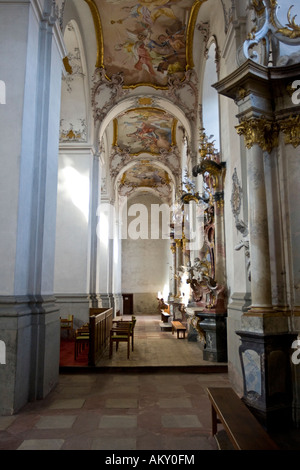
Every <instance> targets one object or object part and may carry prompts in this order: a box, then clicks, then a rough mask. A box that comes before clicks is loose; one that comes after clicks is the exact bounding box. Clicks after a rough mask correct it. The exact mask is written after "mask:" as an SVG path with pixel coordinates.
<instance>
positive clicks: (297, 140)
mask: <svg viewBox="0 0 300 470" xmlns="http://www.w3.org/2000/svg"><path fill="white" fill-rule="evenodd" d="M278 125H279V128H280V130H281V131H282V132H283V133H284V141H285V143H286V144H291V145H293V147H295V148H296V147H298V146H299V145H300V115H299V114H297V115H295V116H289V117H288V118H285V119H281V120H280V121H278Z"/></svg>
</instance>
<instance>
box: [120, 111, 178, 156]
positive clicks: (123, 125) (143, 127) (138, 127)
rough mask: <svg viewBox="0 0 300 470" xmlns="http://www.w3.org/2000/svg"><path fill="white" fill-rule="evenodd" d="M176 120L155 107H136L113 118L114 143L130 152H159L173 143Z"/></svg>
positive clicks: (135, 153) (167, 148)
mask: <svg viewBox="0 0 300 470" xmlns="http://www.w3.org/2000/svg"><path fill="white" fill-rule="evenodd" d="M176 123H177V120H176V119H174V117H173V116H171V115H170V114H169V113H166V112H164V111H162V110H159V109H155V108H136V109H132V110H129V111H126V112H125V113H123V114H121V115H120V116H119V117H118V118H117V119H115V123H114V124H115V126H114V128H115V136H114V145H116V146H117V147H118V148H120V149H121V150H125V151H126V150H127V149H128V148H130V153H131V154H133V155H139V154H140V153H142V152H148V153H151V154H152V155H153V154H159V153H160V151H161V150H164V151H165V150H166V151H169V150H170V148H171V146H173V145H175V132H176Z"/></svg>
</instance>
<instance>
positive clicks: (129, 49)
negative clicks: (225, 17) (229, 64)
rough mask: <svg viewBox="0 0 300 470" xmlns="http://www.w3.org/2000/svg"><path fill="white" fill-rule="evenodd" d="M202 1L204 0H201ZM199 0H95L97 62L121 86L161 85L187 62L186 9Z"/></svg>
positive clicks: (188, 14) (188, 13) (189, 24)
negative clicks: (98, 24)
mask: <svg viewBox="0 0 300 470" xmlns="http://www.w3.org/2000/svg"><path fill="white" fill-rule="evenodd" d="M202 1H203V0H202ZM200 3H202V2H201V1H199V0H196V1H195V0H140V1H139V2H138V3H137V2H134V1H130V0H94V4H95V5H96V6H97V9H98V12H99V17H100V22H101V35H102V38H101V41H102V44H101V47H100V50H101V54H102V57H101V59H100V60H101V62H102V63H101V64H98V65H101V66H102V67H104V68H105V71H106V74H107V76H108V77H109V78H110V77H112V75H114V74H117V73H120V72H122V74H123V76H124V86H127V87H135V86H138V85H141V84H148V85H152V86H156V87H166V86H167V84H168V77H169V76H170V75H176V76H177V77H178V78H182V79H183V78H184V76H185V71H186V70H187V68H188V67H189V63H188V62H189V56H190V54H189V51H188V49H189V47H191V44H190V41H189V38H190V37H191V31H190V29H191V28H192V27H193V22H191V14H192V12H193V11H194V10H195V8H194V7H195V5H196V6H199V4H200Z"/></svg>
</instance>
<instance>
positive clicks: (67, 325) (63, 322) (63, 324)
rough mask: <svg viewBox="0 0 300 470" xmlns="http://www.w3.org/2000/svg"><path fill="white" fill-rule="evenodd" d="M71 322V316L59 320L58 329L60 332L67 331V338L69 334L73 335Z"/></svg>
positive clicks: (72, 317) (72, 318)
mask: <svg viewBox="0 0 300 470" xmlns="http://www.w3.org/2000/svg"><path fill="white" fill-rule="evenodd" d="M73 320H74V316H73V315H68V317H67V318H61V317H60V329H61V330H67V331H68V336H69V334H70V333H71V335H72V334H73Z"/></svg>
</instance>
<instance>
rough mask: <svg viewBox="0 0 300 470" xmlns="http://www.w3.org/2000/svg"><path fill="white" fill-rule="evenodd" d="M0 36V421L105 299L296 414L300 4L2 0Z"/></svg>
mask: <svg viewBox="0 0 300 470" xmlns="http://www.w3.org/2000/svg"><path fill="white" fill-rule="evenodd" d="M297 15H298V16H297ZM0 38H1V44H2V47H1V56H2V61H1V62H2V64H1V68H0V115H1V143H0V148H1V161H2V172H1V203H0V214H1V228H0V231H1V238H0V253H1V259H2V269H1V274H0V289H1V292H0V295H1V305H0V326H1V328H0V430H1V416H2V418H3V417H9V416H14V415H18V413H19V412H20V411H21V410H22V409H23V407H24V406H26V405H27V404H28V403H34V402H36V401H39V400H41V401H42V402H43V400H46V399H47V397H48V396H49V394H51V393H52V391H53V390H55V387H56V386H57V384H58V381H59V376H60V368H59V366H60V348H61V337H62V331H61V320H60V319H61V318H65V319H66V318H68V316H69V315H73V318H72V321H73V332H75V331H76V330H78V329H80V328H81V327H82V326H83V325H85V324H87V323H90V324H91V322H92V318H93V319H95V318H97V315H98V314H99V316H100V315H103V314H104V313H103V312H109V315H110V317H109V318H110V320H109V321H110V322H113V321H115V320H116V319H119V320H121V319H124V320H125V319H126V318H127V317H128V316H129V317H131V316H132V315H133V316H134V317H135V319H136V325H137V327H138V323H139V320H140V321H141V322H142V321H143V318H144V319H145V318H146V317H150V321H151V316H152V317H153V318H154V317H155V316H158V317H159V319H160V320H161V323H160V327H159V331H161V333H162V334H165V333H164V332H165V331H170V329H171V328H172V323H171V322H172V321H177V322H179V324H181V326H183V327H184V329H183V330H182V331H180V330H177V334H178V338H177V337H176V335H175V334H174V335H173V340H174V342H175V343H176V345H177V346H176V347H178V350H179V348H180V347H181V345H185V344H187V345H189V343H190V344H191V345H193V347H194V346H196V347H197V354H199V358H200V360H201V361H202V363H203V364H204V365H205V364H210V365H212V366H218V365H220V364H225V365H226V380H228V384H229V386H230V387H231V388H232V389H233V390H234V391H235V392H236V394H238V396H239V397H240V398H241V401H242V402H243V403H244V404H245V405H246V407H247V408H248V409H249V410H250V411H251V413H252V414H253V415H254V416H255V418H256V419H257V420H258V421H259V422H260V424H261V426H262V427H263V428H265V429H267V430H268V429H270V430H272V429H273V428H275V427H276V425H278V423H280V427H281V430H284V429H290V428H293V429H297V428H298V426H299V424H300V369H299V367H300V365H299V362H300V351H299V353H298V348H299V347H300V341H299V340H298V333H299V330H300V323H299V315H300V293H299V292H300V288H299V287H300V240H299V234H300V221H299V209H298V208H299V203H300V200H299V194H300V193H299V181H300V166H299V144H300V130H299V125H300V122H299V110H300V91H299V89H300V65H299V59H300V6H299V5H298V4H297V5H292V3H291V1H290V0H171V1H167V0H140V1H139V2H137V3H136V2H134V1H132V0H53V1H51V0H21V1H18V2H16V1H14V0H9V1H7V0H6V1H2V0H0ZM93 309H94V310H93ZM93 312H94V314H93ZM95 312H96V313H95ZM101 318H102V317H101ZM105 318H106V317H105ZM93 321H94V320H93ZM153 321H154V320H153ZM95 322H96V320H95ZM95 325H96V323H95ZM110 325H112V323H110ZM177 327H178V324H177ZM93 328H94V327H93ZM95 328H96V326H95ZM90 332H91V330H90ZM173 332H174V331H173ZM173 332H170V333H169V335H171V336H172V333H173ZM180 333H181V334H184V337H180ZM107 334H109V332H108V333H107ZM159 334H160V333H159ZM159 334H158V336H159ZM91 336H92V335H91ZM105 341H106V343H105V344H106V346H107V344H108V343H107V341H108V339H107V337H106V338H105ZM140 341H142V340H140ZM128 344H129V343H128ZM136 344H137V343H136ZM158 344H159V340H158ZM89 345H90V350H91V343H89ZM123 347H124V348H126V346H124V345H120V347H119V349H118V352H117V353H115V352H114V354H113V357H114V358H116V357H117V356H118V354H120V353H121V350H122V349H123ZM130 347H131V346H130ZM157 347H158V348H159V346H157ZM137 349H138V348H136V349H135V350H132V351H131V357H130V358H129V359H127V358H126V360H125V363H126V361H130V360H131V358H132V357H134V354H137V352H136V351H137ZM186 351H188V350H186ZM106 352H107V349H106ZM102 353H103V351H102ZM89 354H90V352H89ZM183 354H184V353H183ZM185 354H189V353H188V352H186V353H185ZM89 357H90V356H89ZM89 360H90V361H91V359H89ZM109 360H110V359H108V361H109ZM94 361H95V362H94V363H93V364H92V365H91V364H89V366H90V367H92V368H93V367H94V368H95V366H97V360H95V358H94ZM187 363H188V360H187ZM145 365H146V366H147V364H145ZM224 370H225V369H222V371H223V372H224ZM183 380H184V378H183ZM195 380H196V379H195ZM214 380H216V379H214ZM223 380H224V379H223V376H222V378H220V383H221V384H222V383H223Z"/></svg>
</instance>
